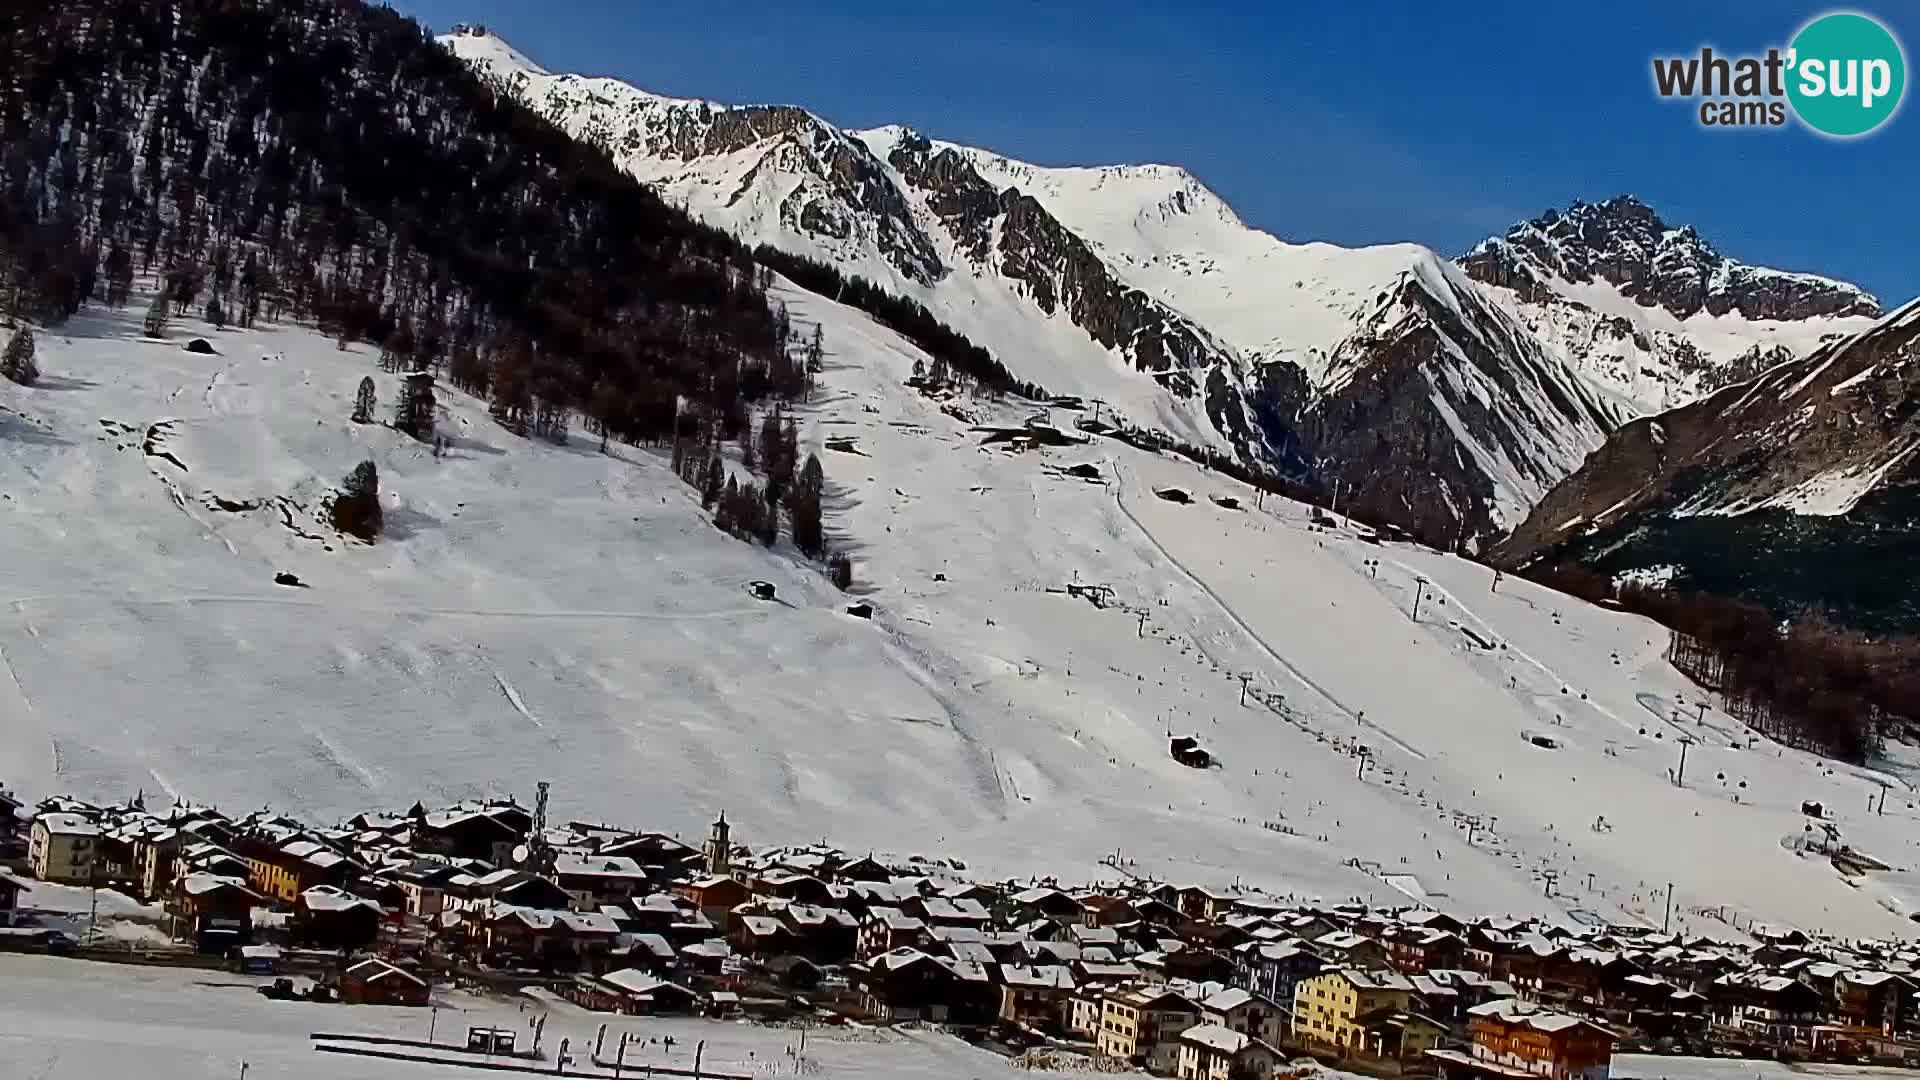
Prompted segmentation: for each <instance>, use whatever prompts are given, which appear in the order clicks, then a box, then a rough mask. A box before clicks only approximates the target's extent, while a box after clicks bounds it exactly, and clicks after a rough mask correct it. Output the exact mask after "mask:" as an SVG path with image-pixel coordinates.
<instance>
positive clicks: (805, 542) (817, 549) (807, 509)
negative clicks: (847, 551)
mask: <svg viewBox="0 0 1920 1080" xmlns="http://www.w3.org/2000/svg"><path fill="white" fill-rule="evenodd" d="M825 487H826V473H825V470H823V469H821V468H820V459H819V458H817V457H815V456H813V455H812V454H808V455H807V463H806V464H805V465H803V466H801V467H800V477H799V479H798V480H796V481H795V482H794V485H793V488H792V490H790V491H788V492H787V519H788V523H789V527H790V528H791V529H792V530H793V546H794V547H797V548H799V549H800V550H801V552H802V553H804V554H805V555H806V556H807V557H808V558H812V559H817V558H819V557H820V556H821V555H822V554H824V553H825V552H826V534H825V528H824V526H823V525H822V523H821V520H820V499H821V493H822V491H823V490H824V489H825Z"/></svg>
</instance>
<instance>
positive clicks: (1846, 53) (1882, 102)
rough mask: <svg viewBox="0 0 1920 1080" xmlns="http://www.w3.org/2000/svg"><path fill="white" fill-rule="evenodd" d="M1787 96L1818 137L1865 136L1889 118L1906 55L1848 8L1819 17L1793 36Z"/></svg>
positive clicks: (1900, 90)
mask: <svg viewBox="0 0 1920 1080" xmlns="http://www.w3.org/2000/svg"><path fill="white" fill-rule="evenodd" d="M1787 63H1788V65H1789V69H1790V70H1789V72H1788V77H1787V100H1789V101H1791V102H1792V103H1793V111H1794V112H1795V113H1796V114H1798V115H1799V117H1800V120H1801V122H1802V123H1804V124H1806V125H1807V126H1808V127H1810V128H1812V129H1813V130H1815V131H1817V132H1820V133H1821V134H1823V135H1832V136H1834V137H1836V138H1843V139H1845V138H1851V137H1853V136H1855V135H1865V134H1866V133H1867V132H1869V131H1872V130H1873V129H1875V128H1877V127H1879V126H1880V125H1881V124H1884V123H1886V122H1887V121H1888V120H1890V119H1892V117H1893V114H1894V113H1895V112H1897V111H1898V110H1899V108H1900V98H1901V97H1902V96H1903V95H1904V94H1905V93H1906V89H1907V59H1906V55H1905V54H1904V53H1902V52H1901V50H1900V42H1899V41H1897V40H1895V38H1894V36H1893V34H1892V32H1891V31H1889V30H1888V29H1887V28H1886V27H1884V26H1882V25H1880V23H1879V22H1877V21H1876V20H1874V19H1871V18H1868V17H1867V16H1865V15H1856V14H1853V13H1852V12H1838V13H1835V14H1832V15H1822V16H1820V17H1819V18H1817V19H1815V20H1813V21H1812V22H1810V23H1808V24H1807V25H1806V27H1805V28H1803V29H1802V30H1801V31H1800V33H1798V34H1796V35H1795V36H1794V39H1793V45H1792V47H1791V51H1790V52H1789V53H1788V59H1787Z"/></svg>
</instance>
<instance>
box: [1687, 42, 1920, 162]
mask: <svg viewBox="0 0 1920 1080" xmlns="http://www.w3.org/2000/svg"><path fill="white" fill-rule="evenodd" d="M1653 85H1654V92H1655V93H1657V94H1659V95H1660V96H1661V97H1663V98H1683V99H1691V100H1694V101H1697V102H1699V111H1698V113H1697V115H1698V117H1699V120H1700V125H1701V126H1702V127H1711V128H1725V127H1740V128H1754V127H1782V126H1784V125H1785V124H1786V123H1787V117H1789V116H1797V117H1799V118H1800V122H1801V123H1803V124H1805V125H1806V126H1807V127H1808V128H1809V129H1810V130H1812V131H1815V132H1817V133H1819V134H1822V135H1827V136H1830V137H1833V138H1840V139H1850V138H1853V137H1855V136H1859V135H1865V134H1868V133H1869V132H1872V131H1876V130H1878V129H1879V128H1880V127H1881V126H1883V125H1884V124H1886V122H1887V121H1888V120H1890V119H1892V118H1893V115H1894V114H1895V113H1896V112H1899V111H1900V99H1901V98H1902V97H1904V96H1905V95H1906V89H1907V60H1906V54H1905V53H1904V52H1903V51H1902V50H1901V48H1900V42H1899V40H1898V39H1897V38H1895V37H1894V36H1893V32H1892V31H1891V30H1888V29H1887V27H1886V25H1885V24H1883V23H1881V22H1880V21H1879V20H1877V19H1875V18H1873V17H1872V16H1869V15H1861V14H1858V13H1856V12H1851V11H1837V12H1832V13H1830V14H1826V15H1822V16H1820V17H1818V18H1816V19H1814V20H1813V21H1812V22H1809V23H1807V24H1806V25H1805V26H1804V27H1801V29H1800V32H1799V33H1798V34H1795V35H1794V38H1793V41H1792V43H1791V44H1789V45H1788V46H1787V47H1785V48H1778V47H1775V48H1770V49H1768V50H1767V51H1766V52H1764V53H1760V54H1757V55H1753V56H1728V55H1725V54H1719V53H1715V52H1714V50H1713V49H1712V48H1702V49H1701V50H1700V52H1699V53H1698V54H1697V55H1694V56H1672V57H1655V58H1654V61H1653Z"/></svg>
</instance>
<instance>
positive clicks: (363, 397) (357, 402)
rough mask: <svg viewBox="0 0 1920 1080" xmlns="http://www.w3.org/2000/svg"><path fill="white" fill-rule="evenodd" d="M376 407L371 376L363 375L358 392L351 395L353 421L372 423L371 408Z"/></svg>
mask: <svg viewBox="0 0 1920 1080" xmlns="http://www.w3.org/2000/svg"><path fill="white" fill-rule="evenodd" d="M376 407H377V403H376V402H375V401H374V397H373V376H371V375H368V376H364V377H362V378H361V380H360V392H359V393H357V394H355V395H354V397H353V422H354V423H356V424H371V423H373V410H374V409H375V408H376Z"/></svg>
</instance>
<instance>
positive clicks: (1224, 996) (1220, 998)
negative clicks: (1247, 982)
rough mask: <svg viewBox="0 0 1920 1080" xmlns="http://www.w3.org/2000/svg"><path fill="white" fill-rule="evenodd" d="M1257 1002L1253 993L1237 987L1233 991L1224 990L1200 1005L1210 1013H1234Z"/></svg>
mask: <svg viewBox="0 0 1920 1080" xmlns="http://www.w3.org/2000/svg"><path fill="white" fill-rule="evenodd" d="M1256 1000H1258V999H1257V998H1256V997H1255V996H1254V995H1253V994H1252V993H1251V992H1249V991H1247V990H1243V989H1241V988H1239V987H1237V986H1236V987H1233V988H1232V989H1228V990H1222V991H1220V992H1219V993H1217V994H1215V995H1213V996H1212V997H1209V998H1207V999H1206V1000H1205V1001H1202V1002H1201V1003H1200V1007H1201V1008H1203V1009H1206V1010H1207V1011H1208V1012H1219V1013H1225V1012H1232V1011H1233V1010H1235V1009H1238V1008H1240V1007H1241V1006H1243V1005H1248V1004H1251V1003H1252V1002H1254V1001H1256Z"/></svg>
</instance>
